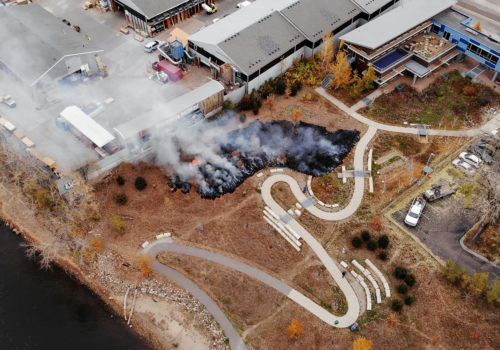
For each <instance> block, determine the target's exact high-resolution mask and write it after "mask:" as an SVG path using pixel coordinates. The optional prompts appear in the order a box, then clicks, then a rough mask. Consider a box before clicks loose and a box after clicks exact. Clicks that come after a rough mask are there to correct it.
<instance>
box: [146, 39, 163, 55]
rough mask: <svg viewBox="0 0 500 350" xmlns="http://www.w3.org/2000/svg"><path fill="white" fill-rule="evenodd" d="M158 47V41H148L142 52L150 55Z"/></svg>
mask: <svg viewBox="0 0 500 350" xmlns="http://www.w3.org/2000/svg"><path fill="white" fill-rule="evenodd" d="M158 45H160V42H159V41H158V40H153V41H150V42H148V43H147V44H146V45H144V51H146V52H149V53H151V52H153V51H154V50H156V49H157V48H158Z"/></svg>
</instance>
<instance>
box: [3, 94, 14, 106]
mask: <svg viewBox="0 0 500 350" xmlns="http://www.w3.org/2000/svg"><path fill="white" fill-rule="evenodd" d="M0 102H3V103H4V104H6V105H7V106H8V107H9V108H14V107H15V106H16V101H14V100H13V99H12V96H10V95H6V96H4V97H0Z"/></svg>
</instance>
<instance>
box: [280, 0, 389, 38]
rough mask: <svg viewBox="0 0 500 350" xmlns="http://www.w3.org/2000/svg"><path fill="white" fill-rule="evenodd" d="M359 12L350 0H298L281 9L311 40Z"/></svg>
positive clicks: (386, 0)
mask: <svg viewBox="0 0 500 350" xmlns="http://www.w3.org/2000/svg"><path fill="white" fill-rule="evenodd" d="M384 1H385V2H388V1H391V0H384ZM360 12H361V10H360V9H359V8H358V7H357V6H356V5H354V3H352V2H351V1H350V0H335V1H332V0H299V1H296V2H295V3H293V4H291V5H289V6H287V7H286V8H284V9H282V10H281V13H282V14H283V15H284V16H286V18H288V19H289V20H290V21H291V22H292V23H293V24H294V25H295V26H296V27H297V28H299V29H300V30H301V32H302V33H304V34H305V36H306V37H307V38H308V39H309V40H311V41H313V42H314V41H317V40H319V39H321V38H322V37H323V36H324V35H325V34H327V33H328V32H329V31H331V30H333V29H335V28H337V27H339V26H340V25H342V24H344V23H345V22H346V21H348V20H350V19H351V18H353V17H355V16H356V15H358V14H359V13H360Z"/></svg>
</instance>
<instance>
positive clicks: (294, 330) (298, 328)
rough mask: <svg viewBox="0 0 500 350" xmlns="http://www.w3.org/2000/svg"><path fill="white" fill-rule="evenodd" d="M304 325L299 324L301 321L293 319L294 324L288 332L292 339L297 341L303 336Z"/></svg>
mask: <svg viewBox="0 0 500 350" xmlns="http://www.w3.org/2000/svg"><path fill="white" fill-rule="evenodd" d="M303 328H304V325H303V324H302V323H300V322H299V320H296V319H293V320H292V323H291V324H290V325H289V326H288V328H287V329H286V331H287V332H288V335H289V336H290V338H292V339H297V338H298V337H299V336H300V335H301V334H302V329H303Z"/></svg>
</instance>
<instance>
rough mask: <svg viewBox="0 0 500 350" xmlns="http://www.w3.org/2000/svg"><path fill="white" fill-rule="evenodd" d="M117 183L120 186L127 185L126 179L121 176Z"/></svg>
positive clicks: (117, 178)
mask: <svg viewBox="0 0 500 350" xmlns="http://www.w3.org/2000/svg"><path fill="white" fill-rule="evenodd" d="M116 183H117V184H118V186H123V185H125V179H124V178H123V177H122V176H121V175H118V176H117V177H116Z"/></svg>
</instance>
